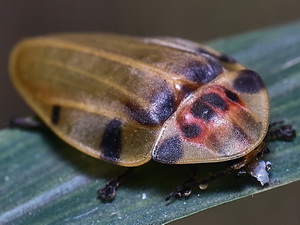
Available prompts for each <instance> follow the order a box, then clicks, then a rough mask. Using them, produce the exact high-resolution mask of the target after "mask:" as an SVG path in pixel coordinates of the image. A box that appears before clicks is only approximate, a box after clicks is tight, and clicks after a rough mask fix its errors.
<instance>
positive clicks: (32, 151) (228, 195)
mask: <svg viewBox="0 0 300 225" xmlns="http://www.w3.org/2000/svg"><path fill="white" fill-rule="evenodd" d="M299 30H300V23H294V24H290V25H286V26H283V27H278V28H272V29H267V30H262V31H257V32H252V33H247V34H244V35H239V36H235V37H231V38H226V39H220V40H217V41H214V42H210V43H208V44H209V45H211V46H212V47H214V48H216V49H218V50H220V51H223V52H225V53H227V54H229V55H232V56H233V57H235V58H236V59H238V60H239V61H240V62H242V63H243V64H245V65H247V66H248V67H249V68H251V69H253V70H256V71H257V72H259V73H260V74H261V75H262V77H263V79H264V81H265V83H266V85H267V87H268V90H269V92H270V97H271V114H272V120H281V119H284V120H285V121H286V123H290V124H293V126H294V127H295V128H296V129H298V127H299V126H300V98H299V96H300V54H299V52H300V32H299ZM269 148H270V149H271V153H270V154H268V155H266V156H265V157H264V158H265V159H266V160H269V161H271V162H272V165H273V167H272V170H271V171H270V173H271V175H270V178H271V182H270V185H269V186H267V187H265V188H261V187H260V185H259V184H258V182H256V181H255V180H254V179H253V178H251V177H248V176H247V177H244V178H242V179H239V180H236V179H235V177H233V176H228V177H224V178H220V179H219V180H218V181H215V182H213V183H212V184H211V185H210V186H209V187H208V188H207V189H206V190H205V191H200V190H195V192H194V194H193V195H192V196H190V197H189V198H182V199H177V200H175V201H174V200H173V201H170V202H165V201H164V198H165V197H166V195H167V194H168V193H169V192H170V191H172V190H173V189H174V187H176V186H177V185H178V184H181V183H182V182H183V181H184V180H185V179H186V178H187V177H188V176H189V173H190V170H189V168H188V167H187V166H176V165H175V166H174V165H173V166H170V165H163V164H159V163H155V162H150V163H148V164H146V165H144V166H141V167H138V168H137V169H136V170H135V171H134V172H133V174H132V175H131V176H130V178H129V179H128V180H127V181H126V182H125V183H124V184H123V185H122V186H121V187H120V188H119V190H118V193H117V197H116V199H115V200H114V201H113V202H110V203H102V202H100V201H99V200H97V199H96V190H97V189H98V188H99V187H101V186H102V185H104V184H105V183H106V182H107V181H108V180H109V179H110V178H112V177H114V176H116V175H117V174H119V173H121V172H122V171H124V168H121V167H118V166H115V165H111V164H108V163H105V162H102V161H100V160H97V159H93V158H91V157H89V156H87V155H85V154H83V153H81V152H79V151H77V150H75V149H73V148H71V147H70V146H68V145H66V144H64V143H63V142H62V141H60V140H59V139H58V138H57V137H55V136H54V135H53V134H52V133H51V132H50V131H26V130H20V129H5V130H2V131H0V180H1V184H0V185H1V189H0V223H3V222H12V223H14V224H46V223H53V224H62V223H68V224H96V223H99V224H162V223H167V222H170V221H173V220H176V219H179V218H181V217H185V216H188V215H190V214H193V213H196V212H199V211H202V210H205V209H207V208H210V207H213V206H217V205H220V204H223V203H225V202H229V201H233V200H236V199H239V198H242V197H246V196H249V195H253V194H255V193H259V192H262V191H266V190H269V189H272V188H275V187H278V186H281V185H285V184H288V183H291V182H294V181H297V180H299V179H300V163H299V162H300V138H299V137H297V138H296V139H295V140H294V141H292V142H273V143H270V144H269ZM200 168H201V169H200V170H201V171H203V174H207V173H208V172H209V171H211V170H214V169H216V168H215V164H211V165H203V166H201V167H200ZM201 174H202V173H201Z"/></svg>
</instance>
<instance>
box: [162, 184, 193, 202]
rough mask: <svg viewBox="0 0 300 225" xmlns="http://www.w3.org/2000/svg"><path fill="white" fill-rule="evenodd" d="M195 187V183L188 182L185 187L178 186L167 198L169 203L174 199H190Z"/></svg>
mask: <svg viewBox="0 0 300 225" xmlns="http://www.w3.org/2000/svg"><path fill="white" fill-rule="evenodd" d="M193 186H194V182H193V181H191V180H190V181H187V182H185V183H184V184H183V185H180V186H177V187H176V189H175V190H174V191H172V192H171V193H170V194H169V195H168V196H167V197H166V198H165V200H166V201H169V200H170V199H171V198H173V197H179V198H181V197H188V196H190V195H191V194H192V187H193Z"/></svg>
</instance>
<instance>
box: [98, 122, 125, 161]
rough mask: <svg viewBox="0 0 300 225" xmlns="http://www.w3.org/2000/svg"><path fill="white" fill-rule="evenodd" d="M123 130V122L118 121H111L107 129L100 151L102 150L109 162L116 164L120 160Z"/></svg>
mask: <svg viewBox="0 0 300 225" xmlns="http://www.w3.org/2000/svg"><path fill="white" fill-rule="evenodd" d="M121 128H122V122H121V121H120V120H118V119H113V120H111V121H110V122H109V123H108V124H107V125H106V127H105V130H104V133H103V138H102V140H101V143H100V149H101V150H102V156H103V157H104V158H105V159H107V160H111V161H113V162H116V161H118V160H119V158H120V153H121V144H122V142H121Z"/></svg>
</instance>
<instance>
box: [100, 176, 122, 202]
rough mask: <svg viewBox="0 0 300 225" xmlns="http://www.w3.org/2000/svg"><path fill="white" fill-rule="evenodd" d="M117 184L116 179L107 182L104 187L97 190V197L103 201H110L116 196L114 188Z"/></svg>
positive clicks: (115, 188)
mask: <svg viewBox="0 0 300 225" xmlns="http://www.w3.org/2000/svg"><path fill="white" fill-rule="evenodd" d="M118 186H119V182H118V181H117V179H113V180H111V181H110V182H108V183H107V184H106V185H105V186H104V187H102V188H100V189H99V190H98V191H97V195H98V198H99V199H101V200H103V201H111V200H113V199H114V198H115V197H116V190H117V187H118Z"/></svg>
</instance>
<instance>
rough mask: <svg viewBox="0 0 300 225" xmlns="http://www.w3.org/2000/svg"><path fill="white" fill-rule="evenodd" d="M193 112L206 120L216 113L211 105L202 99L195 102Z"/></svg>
mask: <svg viewBox="0 0 300 225" xmlns="http://www.w3.org/2000/svg"><path fill="white" fill-rule="evenodd" d="M191 113H192V114H193V115H194V116H195V117H197V118H200V119H203V120H206V121H209V120H211V119H212V118H213V117H214V116H215V115H216V113H215V111H214V110H213V109H212V108H211V107H210V106H209V105H207V104H206V103H204V102H202V101H200V100H197V101H195V102H194V104H193V106H192V108H191Z"/></svg>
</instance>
